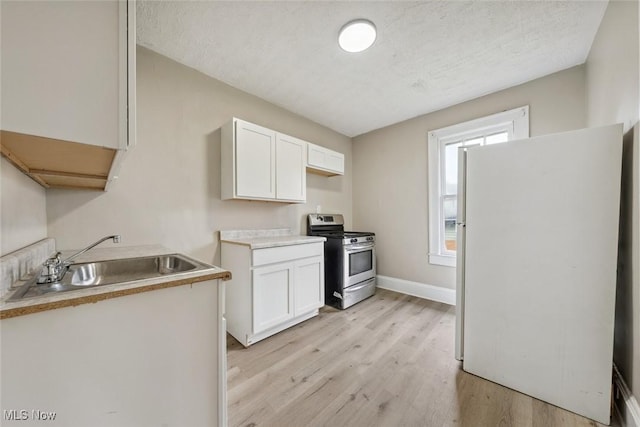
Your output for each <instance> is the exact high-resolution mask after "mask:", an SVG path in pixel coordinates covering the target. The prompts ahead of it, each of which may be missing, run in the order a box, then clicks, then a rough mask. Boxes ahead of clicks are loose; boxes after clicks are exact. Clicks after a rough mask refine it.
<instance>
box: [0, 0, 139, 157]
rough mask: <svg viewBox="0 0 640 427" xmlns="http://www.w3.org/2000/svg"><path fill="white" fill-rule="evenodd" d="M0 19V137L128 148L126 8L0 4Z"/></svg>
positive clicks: (130, 23) (129, 5)
mask: <svg viewBox="0 0 640 427" xmlns="http://www.w3.org/2000/svg"><path fill="white" fill-rule="evenodd" d="M1 19H2V129H3V130H4V131H10V132H16V133H20V134H26V135H33V136H39V137H45V138H52V139H58V140H63V141H70V142H79V143H84V144H91V145H97V146H101V147H107V148H113V149H127V148H128V147H129V146H131V145H133V144H134V138H133V136H134V127H133V123H129V121H130V120H131V121H133V114H134V112H135V105H133V102H134V100H135V97H134V94H135V88H134V86H133V85H135V62H134V61H135V4H133V2H126V1H68V2H59V1H37V2H29V1H16V2H3V3H2V14H1ZM132 59H133V60H132ZM129 113H131V116H130V114H129Z"/></svg>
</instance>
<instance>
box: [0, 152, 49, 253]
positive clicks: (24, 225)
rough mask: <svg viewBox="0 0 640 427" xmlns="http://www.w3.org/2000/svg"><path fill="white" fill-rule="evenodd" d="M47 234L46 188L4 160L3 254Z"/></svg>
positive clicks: (0, 166)
mask: <svg viewBox="0 0 640 427" xmlns="http://www.w3.org/2000/svg"><path fill="white" fill-rule="evenodd" d="M45 237H47V212H46V198H45V189H44V188H43V187H41V186H40V185H39V184H37V183H36V182H35V181H33V180H32V179H31V178H29V177H28V176H26V175H25V174H23V173H22V172H21V171H20V170H19V169H17V168H16V167H15V166H13V165H12V164H11V163H9V161H8V160H7V159H5V158H4V157H3V158H2V159H0V247H1V250H0V255H6V254H8V253H9V252H13V251H15V250H17V249H20V248H22V247H25V246H27V245H30V244H31V243H34V242H37V241H38V240H41V239H44V238H45Z"/></svg>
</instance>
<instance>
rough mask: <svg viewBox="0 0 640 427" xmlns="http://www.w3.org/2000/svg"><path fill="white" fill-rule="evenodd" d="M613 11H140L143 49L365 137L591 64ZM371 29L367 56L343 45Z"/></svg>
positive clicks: (368, 5) (203, 6)
mask: <svg viewBox="0 0 640 427" xmlns="http://www.w3.org/2000/svg"><path fill="white" fill-rule="evenodd" d="M606 6H607V2H606V1H579V0H576V1H497V2H492V1H473V2H468V1H439V2H432V1H423V2H404V1H376V2H373V1H372V2H351V1H349V2H347V1H344V2H326V1H314V2H292V1H280V2H264V1H260V2H248V1H229V2H222V1H208V2H195V1H189V2H180V1H178V2H174V1H146V0H138V2H137V12H138V13H137V26H138V44H140V45H142V46H145V47H147V48H149V49H151V50H154V51H156V52H158V53H161V54H163V55H165V56H168V57H170V58H172V59H174V60H176V61H178V62H180V63H183V64H185V65H187V66H189V67H192V68H195V69H197V70H199V71H201V72H203V73H205V74H207V75H209V76H212V77H214V78H216V79H218V80H221V81H223V82H225V83H228V84H229V85H231V86H234V87H236V88H238V89H241V90H243V91H246V92H249V93H251V94H253V95H256V96H259V97H260V98H263V99H265V100H267V101H270V102H272V103H274V104H276V105H279V106H281V107H284V108H286V109H287V110H290V111H293V112H295V113H298V114H300V115H302V116H304V117H307V118H309V119H311V120H313V121H315V122H317V123H320V124H322V125H325V126H327V127H329V128H331V129H334V130H336V131H338V132H340V133H342V134H345V135H348V136H356V135H360V134H362V133H365V132H368V131H370V130H373V129H377V128H380V127H383V126H387V125H389V124H393V123H397V122H400V121H403V120H406V119H409V118H411V117H415V116H418V115H421V114H426V113H429V112H432V111H436V110H439V109H442V108H445V107H448V106H451V105H454V104H457V103H460V102H463V101H466V100H469V99H473V98H477V97H479V96H482V95H485V94H488V93H491V92H495V91H497V90H501V89H505V88H508V87H511V86H514V85H517V84H520V83H524V82H526V81H529V80H532V79H535V78H538V77H541V76H544V75H547V74H550V73H553V72H556V71H560V70H563V69H566V68H569V67H572V66H574V65H578V64H582V63H583V62H584V61H585V60H586V57H587V54H588V53H589V49H590V47H591V43H592V42H593V39H594V37H595V34H596V31H597V29H598V26H599V24H600V21H601V20H602V17H603V15H604V11H605V9H606ZM356 18H366V19H369V20H371V21H373V22H374V23H375V25H376V26H377V28H378V38H377V40H376V42H375V43H374V45H373V46H372V47H371V48H370V49H368V50H367V51H365V52H362V53H356V54H350V53H346V52H344V51H342V50H341V49H340V48H339V47H338V45H337V36H338V32H339V30H340V28H341V27H342V26H343V25H344V24H345V23H346V22H348V21H350V20H353V19H356Z"/></svg>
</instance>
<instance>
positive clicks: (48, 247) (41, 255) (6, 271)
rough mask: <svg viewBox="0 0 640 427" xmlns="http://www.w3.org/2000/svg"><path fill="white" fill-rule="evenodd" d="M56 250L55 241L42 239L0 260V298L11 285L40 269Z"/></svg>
mask: <svg viewBox="0 0 640 427" xmlns="http://www.w3.org/2000/svg"><path fill="white" fill-rule="evenodd" d="M55 250H56V241H55V239H49V238H47V239H42V240H40V241H38V242H36V243H33V244H31V245H29V246H26V247H24V248H22V249H18V250H17V251H15V252H11V253H10V254H7V255H5V256H3V257H1V258H0V297H2V296H4V295H5V294H6V293H7V291H8V290H9V288H10V287H11V285H12V284H14V283H15V282H16V281H17V280H18V279H20V278H22V277H24V276H26V275H27V274H29V273H31V272H32V271H34V270H36V269H37V268H39V267H40V265H41V264H42V263H43V262H44V261H45V260H46V259H47V258H48V257H50V256H51V255H53V253H54V252H55Z"/></svg>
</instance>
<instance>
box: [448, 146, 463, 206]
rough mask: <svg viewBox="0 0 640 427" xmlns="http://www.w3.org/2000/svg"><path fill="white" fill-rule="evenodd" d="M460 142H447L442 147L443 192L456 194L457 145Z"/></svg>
mask: <svg viewBox="0 0 640 427" xmlns="http://www.w3.org/2000/svg"><path fill="white" fill-rule="evenodd" d="M460 146H462V143H460V142H458V143H455V144H447V146H446V147H445V149H444V173H445V179H444V194H458V147H460Z"/></svg>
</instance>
